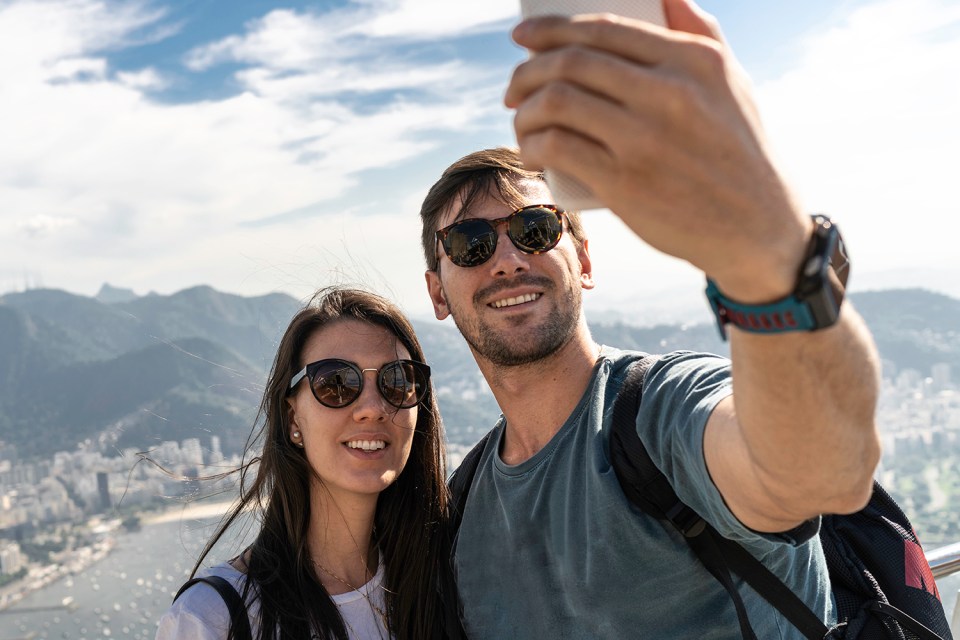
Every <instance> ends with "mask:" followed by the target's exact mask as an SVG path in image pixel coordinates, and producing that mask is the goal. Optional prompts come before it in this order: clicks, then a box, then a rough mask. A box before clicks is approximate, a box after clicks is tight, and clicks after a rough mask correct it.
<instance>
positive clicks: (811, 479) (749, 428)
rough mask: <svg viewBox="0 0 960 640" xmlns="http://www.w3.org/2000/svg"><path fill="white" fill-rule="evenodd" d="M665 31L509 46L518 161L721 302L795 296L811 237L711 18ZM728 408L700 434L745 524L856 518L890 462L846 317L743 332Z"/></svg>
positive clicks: (584, 22)
mask: <svg viewBox="0 0 960 640" xmlns="http://www.w3.org/2000/svg"><path fill="white" fill-rule="evenodd" d="M664 9H665V13H666V16H667V23H668V25H669V28H668V29H664V28H662V27H657V26H653V25H650V24H647V23H644V22H638V21H633V20H627V19H623V18H618V17H615V16H611V15H594V16H580V17H575V18H557V17H551V18H537V19H533V20H528V21H526V22H524V23H522V24H520V25H519V26H518V27H517V29H516V30H515V31H514V39H515V40H516V41H517V43H519V44H520V45H522V46H524V47H527V48H528V49H530V50H531V51H532V52H533V53H534V54H535V55H533V56H532V57H531V59H530V60H529V61H527V62H524V63H523V64H521V65H520V66H519V67H517V69H516V71H515V72H514V75H513V78H512V80H511V82H510V86H509V88H508V90H507V94H506V98H505V102H506V104H507V106H508V107H512V108H515V109H516V119H515V127H516V131H517V139H518V141H519V142H520V148H521V155H522V157H523V161H524V163H525V164H527V165H528V166H531V167H550V168H551V169H555V170H557V171H560V172H563V173H566V174H568V175H570V176H572V177H574V178H576V179H578V180H580V181H581V182H583V183H584V184H585V185H586V186H588V187H589V188H590V189H591V190H592V191H593V193H594V194H595V195H596V196H597V197H598V198H599V199H600V201H601V202H603V203H604V204H605V205H606V206H607V207H609V208H610V209H611V210H613V212H614V213H616V214H617V215H618V216H620V218H621V219H622V220H623V221H624V222H625V223H626V224H627V225H628V226H629V227H630V228H631V229H633V231H634V232H635V233H637V235H639V236H640V237H641V238H643V240H645V241H646V242H647V243H649V244H650V245H652V246H653V247H655V248H657V249H659V250H661V251H664V252H665V253H668V254H671V255H673V256H676V257H678V258H682V259H685V260H687V261H688V262H690V263H691V264H693V265H694V266H696V267H698V268H700V269H701V270H703V271H704V272H705V273H706V274H707V275H708V276H710V277H711V278H713V279H714V281H716V283H717V285H718V286H719V287H720V290H721V291H723V292H724V293H725V294H726V295H728V296H729V297H731V298H733V299H734V300H737V301H739V302H743V303H764V302H770V301H773V300H778V299H780V298H783V297H785V296H786V295H787V294H789V293H791V292H792V290H793V288H794V285H795V282H796V279H797V273H798V270H799V268H800V263H801V262H802V259H803V254H804V251H805V248H806V245H807V243H808V242H809V239H810V235H811V232H812V229H813V223H812V222H811V220H810V218H809V216H808V215H807V214H806V213H804V212H803V211H802V209H801V208H800V206H799V205H798V203H797V202H796V200H795V199H794V197H793V195H792V194H791V192H790V189H789V188H788V186H787V185H786V183H785V181H784V180H783V178H782V177H781V175H780V174H779V172H778V171H777V168H776V167H775V166H774V162H773V161H772V159H771V157H770V153H769V150H768V148H767V144H766V141H765V139H764V135H763V131H762V127H761V125H760V121H759V118H758V116H757V111H756V109H755V107H754V104H753V101H752V98H751V94H750V87H749V83H748V81H747V80H746V78H745V76H744V75H743V73H742V72H741V70H740V67H739V65H738V64H737V62H736V61H735V60H734V58H733V55H732V54H731V53H730V50H729V48H728V47H727V46H726V44H725V43H724V42H723V39H722V37H721V35H720V31H719V29H718V28H717V26H716V24H715V23H714V21H713V19H712V18H710V17H709V16H707V15H705V14H704V13H702V12H701V11H700V10H699V9H697V8H696V7H694V6H693V5H692V4H691V3H690V1H689V0H664ZM730 346H731V359H732V361H733V388H734V391H733V397H731V398H728V399H727V400H724V401H723V402H721V403H720V405H719V406H718V407H717V408H716V409H715V410H714V412H713V414H712V415H711V417H710V419H709V421H708V423H707V427H706V432H705V435H704V449H705V457H706V463H707V468H708V470H709V472H710V476H711V478H712V479H713V481H714V482H715V483H716V486H717V488H718V489H719V490H720V493H721V494H722V495H723V497H724V500H725V502H726V504H727V505H728V506H729V507H730V509H731V510H732V511H733V513H734V514H735V515H736V516H737V517H738V518H740V520H741V521H742V522H743V523H744V524H746V525H747V526H748V527H751V528H753V529H757V530H761V531H777V530H783V529H788V528H790V527H792V526H794V525H796V524H798V523H800V522H802V521H803V520H805V519H807V518H809V517H812V516H814V515H817V514H819V513H824V512H846V511H852V510H856V509H858V508H860V506H862V504H863V503H864V502H865V500H866V499H867V497H868V496H869V492H870V487H871V478H872V474H873V470H874V467H875V465H876V463H877V460H878V457H879V452H880V448H879V437H878V435H877V431H876V425H875V422H874V411H875V407H876V399H877V394H878V389H879V384H878V380H879V375H878V374H879V365H878V362H879V358H878V356H877V353H876V349H875V347H874V346H873V342H872V339H871V338H870V334H869V332H868V331H867V330H866V328H865V327H864V325H863V323H862V320H861V319H860V318H859V316H858V315H857V314H856V312H855V311H854V310H853V308H852V307H851V306H850V304H849V302H847V303H844V307H843V310H842V313H841V317H840V320H839V322H837V324H836V325H834V326H832V327H830V328H828V329H823V330H820V331H815V332H812V333H809V332H804V333H789V334H778V335H774V336H758V335H755V334H747V333H744V332H741V331H739V330H737V329H731V336H730Z"/></svg>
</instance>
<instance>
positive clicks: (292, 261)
mask: <svg viewBox="0 0 960 640" xmlns="http://www.w3.org/2000/svg"><path fill="white" fill-rule="evenodd" d="M703 6H704V8H705V9H707V10H708V11H710V12H712V13H714V15H716V16H717V17H718V19H719V20H720V23H721V25H722V26H723V28H724V31H725V33H726V36H727V38H728V40H729V41H730V42H731V44H732V46H733V48H734V50H735V51H736V52H737V54H738V57H739V58H740V60H741V62H742V63H743V64H744V66H745V67H746V69H747V70H748V72H749V73H750V75H751V76H752V78H753V80H754V84H755V88H756V92H757V97H758V101H759V104H760V108H761V112H762V114H763V116H764V120H765V123H766V125H767V129H768V133H769V136H770V138H771V140H772V142H773V145H774V148H775V149H776V151H777V155H778V158H779V160H780V162H781V164H782V166H783V168H784V169H785V172H786V173H787V175H788V177H789V178H790V180H791V182H792V184H793V185H794V186H795V188H796V190H797V192H798V193H799V195H800V198H801V201H802V202H803V203H804V205H805V206H806V207H808V208H809V209H810V210H811V211H826V212H828V213H831V214H833V215H834V217H835V218H836V219H838V220H839V221H840V222H841V224H842V228H843V229H844V231H845V234H846V236H847V238H848V242H849V245H850V247H851V252H852V254H853V257H854V260H855V267H854V268H855V270H854V275H853V281H852V284H853V287H854V289H857V288H859V289H865V288H877V287H889V286H902V285H911V286H930V287H933V288H936V289H939V290H943V291H948V292H950V293H952V294H954V295H958V296H960V284H958V283H960V257H958V256H957V251H956V249H955V245H956V241H955V240H954V233H953V232H955V231H957V230H958V229H960V225H957V224H956V222H955V220H957V217H958V215H960V205H958V199H957V198H956V196H955V193H954V192H955V187H954V185H955V183H956V182H957V179H958V176H957V173H958V171H957V168H958V167H960V162H958V160H957V153H958V152H957V150H958V149H960V124H958V121H957V120H958V114H960V80H958V78H960V3H958V2H956V0H949V1H948V0H877V1H871V0H857V1H855V2H853V1H851V2H824V1H821V0H814V1H807V2H803V3H799V2H796V3H769V2H761V1H759V0H749V1H748V0H740V1H721V0H711V1H709V2H708V1H707V0H704V2H703ZM518 13H519V12H518V5H517V2H516V0H489V1H487V2H483V3H479V2H477V3H473V2H470V3H468V2H456V1H454V2H452V1H450V0H362V1H359V2H346V1H337V2H292V3H284V2H265V1H256V2H253V1H247V0H232V1H229V0H192V1H181V2H127V1H115V0H12V1H11V0H0V105H2V106H0V114H2V117H0V239H2V245H0V247H2V249H0V293H2V292H7V291H15V290H22V289H24V288H28V287H38V286H45V287H54V288H62V289H67V290H69V291H73V292H76V293H81V294H85V295H92V294H94V293H96V291H97V290H98V289H99V287H100V285H101V284H102V283H104V282H110V283H111V284H113V285H115V286H121V287H127V288H131V289H133V290H134V291H136V292H137V293H140V294H145V293H147V292H149V291H157V292H159V293H171V292H174V291H177V290H179V289H182V288H185V287H189V286H192V285H195V284H210V285H213V286H214V287H216V288H218V289H221V290H224V291H230V292H236V293H241V294H247V295H251V294H258V293H264V292H267V291H285V292H288V293H291V294H293V295H295V296H297V297H302V296H306V295H308V294H309V292H310V291H311V290H312V289H313V288H314V287H315V286H318V285H322V284H328V283H331V282H341V283H355V282H363V283H366V284H368V285H370V286H373V287H375V288H376V289H378V290H381V291H384V292H386V293H388V294H389V295H391V296H393V297H395V298H397V299H398V300H399V301H400V302H401V304H402V305H403V306H404V307H405V308H406V309H407V310H408V311H409V312H410V313H412V314H414V315H417V316H426V315H429V305H428V300H427V297H426V293H425V289H424V285H423V276H422V273H423V268H424V267H423V261H422V258H421V257H420V252H419V248H418V247H419V245H418V234H419V228H418V218H417V211H418V209H419V203H420V200H421V199H422V197H423V195H424V193H425V192H426V189H427V188H428V187H429V185H430V184H431V183H432V181H433V180H434V179H435V178H436V177H437V176H438V175H439V173H440V172H441V171H442V170H443V168H444V167H445V166H447V165H448V164H449V163H450V162H452V161H453V160H455V159H456V158H458V157H460V156H461V155H463V154H465V153H467V152H470V151H472V150H475V149H477V148H481V147H487V146H494V145H498V144H512V143H513V133H512V130H511V126H510V122H511V116H510V113H509V112H508V111H507V110H506V109H505V108H504V107H503V106H502V104H501V98H502V94H503V90H504V87H505V85H506V82H507V79H508V77H509V74H510V71H511V69H512V67H513V66H514V65H515V64H516V63H517V62H519V61H521V60H522V59H523V58H524V57H525V53H524V52H523V51H522V50H520V49H518V48H517V47H516V46H514V45H513V44H512V43H511V42H510V41H509V38H508V32H509V29H510V27H511V26H512V25H513V24H514V23H515V22H516V20H517V18H518ZM587 229H588V233H589V234H590V235H591V246H592V249H593V252H592V253H593V259H594V268H595V275H596V277H597V280H598V287H597V289H596V290H595V291H594V292H591V293H590V294H588V298H587V300H588V302H587V304H588V311H589V312H590V313H591V314H594V313H596V314H600V313H603V314H607V315H611V314H612V311H611V310H612V309H617V310H619V312H620V313H622V314H623V315H624V316H625V317H627V318H630V319H633V320H638V321H650V320H653V319H657V318H663V317H671V318H676V317H684V318H689V319H690V320H691V321H701V320H706V319H708V317H707V310H706V305H705V303H703V302H702V294H701V291H702V276H701V274H699V273H697V272H695V271H694V270H693V269H691V268H689V267H687V266H686V265H684V264H681V263H679V262H678V261H676V260H673V259H671V258H667V257H665V256H662V255H659V254H657V253H656V252H654V251H653V250H652V249H649V248H648V247H646V246H645V245H644V244H643V243H642V241H640V240H639V239H635V238H632V237H630V236H629V234H626V233H625V232H624V228H623V226H622V225H621V224H620V223H619V221H618V220H617V219H616V218H615V217H613V216H612V215H611V214H609V213H608V212H594V213H590V214H589V217H588V219H587Z"/></svg>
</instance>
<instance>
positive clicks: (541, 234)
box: [510, 207, 563, 253]
mask: <svg viewBox="0 0 960 640" xmlns="http://www.w3.org/2000/svg"><path fill="white" fill-rule="evenodd" d="M562 233H563V223H562V221H561V219H560V216H558V215H557V212H556V211H553V210H551V209H547V208H544V207H530V208H528V209H521V210H520V211H518V212H517V213H516V214H514V215H513V216H512V217H511V218H510V239H511V240H513V242H514V244H516V245H517V247H518V248H520V249H522V250H523V251H527V252H529V253H542V252H544V251H548V250H550V249H552V248H553V247H555V246H556V245H557V242H559V241H560V235H561V234H562Z"/></svg>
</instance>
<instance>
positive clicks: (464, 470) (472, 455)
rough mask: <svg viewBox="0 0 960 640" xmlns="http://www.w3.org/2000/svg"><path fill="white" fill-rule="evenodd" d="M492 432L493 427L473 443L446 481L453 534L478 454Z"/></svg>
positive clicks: (458, 522) (465, 501)
mask: <svg viewBox="0 0 960 640" xmlns="http://www.w3.org/2000/svg"><path fill="white" fill-rule="evenodd" d="M493 432H494V429H491V430H490V431H487V433H486V434H485V435H484V436H483V437H482V438H480V442H478V443H477V444H475V445H474V446H473V449H470V452H469V453H468V454H467V455H466V456H464V458H463V462H461V463H460V466H459V467H457V469H456V471H454V472H453V475H451V476H450V481H449V482H448V483H447V484H448V485H449V486H450V497H451V498H452V500H451V504H452V509H451V512H450V522H451V529H452V531H453V533H454V535H456V532H457V531H459V530H460V521H461V520H463V509H464V507H466V506H467V496H468V495H469V493H470V485H472V484H473V478H474V476H476V475H477V467H478V466H479V465H480V456H481V455H483V450H484V449H485V448H486V446H487V441H488V440H490V434H492V433H493Z"/></svg>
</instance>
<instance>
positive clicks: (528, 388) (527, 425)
mask: <svg viewBox="0 0 960 640" xmlns="http://www.w3.org/2000/svg"><path fill="white" fill-rule="evenodd" d="M599 352H600V347H599V345H597V343H595V342H594V341H593V338H591V337H590V332H589V330H587V328H586V325H585V324H584V325H583V326H582V327H580V328H578V330H577V331H576V334H575V335H574V337H573V339H571V340H570V341H569V342H568V343H567V344H565V345H564V346H563V347H561V348H560V349H559V350H558V351H556V352H555V353H553V354H551V355H550V356H548V357H546V358H544V359H542V360H538V361H537V362H532V363H529V364H525V365H520V366H515V367H502V366H497V365H495V364H493V363H491V362H489V361H488V360H484V359H483V358H478V359H477V364H478V365H479V366H480V370H481V371H482V372H483V376H484V378H486V380H487V384H488V385H490V389H491V391H493V395H494V397H495V398H496V399H497V404H499V405H500V410H501V411H502V412H503V416H504V418H505V419H506V424H507V427H506V432H505V433H504V439H503V448H502V451H501V452H500V457H501V459H502V460H503V461H504V462H506V463H507V464H511V465H513V464H519V463H521V462H523V461H524V460H527V459H529V458H531V457H532V456H534V455H535V454H536V453H537V452H538V451H540V449H542V448H543V447H544V446H545V445H546V444H547V443H548V442H549V441H550V439H551V438H553V436H554V435H556V433H557V431H559V430H560V427H562V426H563V424H564V423H565V422H566V420H567V418H569V417H570V414H571V413H572V412H573V410H574V409H575V408H576V406H577V403H578V402H579V401H580V398H581V396H582V395H583V393H584V391H586V388H587V385H588V384H590V379H591V377H592V375H593V368H594V364H595V363H596V361H597V356H598V355H599Z"/></svg>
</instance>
